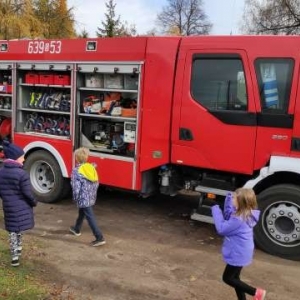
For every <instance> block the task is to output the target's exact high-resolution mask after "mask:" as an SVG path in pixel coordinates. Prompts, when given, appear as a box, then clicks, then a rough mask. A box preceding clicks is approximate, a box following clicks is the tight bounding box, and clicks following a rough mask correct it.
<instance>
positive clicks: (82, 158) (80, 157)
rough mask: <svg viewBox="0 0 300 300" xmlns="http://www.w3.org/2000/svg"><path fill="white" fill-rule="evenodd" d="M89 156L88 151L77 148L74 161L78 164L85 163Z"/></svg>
mask: <svg viewBox="0 0 300 300" xmlns="http://www.w3.org/2000/svg"><path fill="white" fill-rule="evenodd" d="M89 154H90V151H89V149H87V148H84V147H81V148H78V149H76V150H75V152H74V155H75V160H76V161H77V162H78V163H80V164H82V163H85V162H87V160H88V157H89Z"/></svg>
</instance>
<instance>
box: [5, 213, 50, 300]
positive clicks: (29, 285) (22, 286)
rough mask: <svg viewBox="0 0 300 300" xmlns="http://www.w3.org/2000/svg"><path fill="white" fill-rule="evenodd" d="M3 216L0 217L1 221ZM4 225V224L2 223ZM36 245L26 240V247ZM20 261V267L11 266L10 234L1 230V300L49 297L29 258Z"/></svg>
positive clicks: (30, 299)
mask: <svg viewBox="0 0 300 300" xmlns="http://www.w3.org/2000/svg"><path fill="white" fill-rule="evenodd" d="M1 219H2V216H1V215H0V220H1ZM1 223H2V222H1ZM30 244H31V247H32V245H33V244H34V247H36V243H34V241H31V240H27V239H26V245H25V247H28V248H30ZM22 258H23V257H21V260H20V262H21V263H20V266H18V267H12V266H11V265H10V262H11V256H10V252H9V244H8V234H7V232H6V231H3V230H1V229H0V287H1V288H0V299H7V300H40V299H46V298H47V295H49V293H48V292H49V291H48V288H47V286H45V285H44V284H42V283H41V281H40V280H39V279H38V275H37V273H36V272H35V268H34V265H33V263H31V262H30V258H29V257H26V256H25V257H24V259H22Z"/></svg>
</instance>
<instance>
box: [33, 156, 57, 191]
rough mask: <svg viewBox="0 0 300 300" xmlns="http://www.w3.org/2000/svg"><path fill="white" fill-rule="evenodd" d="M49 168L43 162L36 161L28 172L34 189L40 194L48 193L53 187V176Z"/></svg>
mask: <svg viewBox="0 0 300 300" xmlns="http://www.w3.org/2000/svg"><path fill="white" fill-rule="evenodd" d="M53 174H54V173H53V170H52V168H51V166H50V165H49V164H48V163H46V162H44V161H37V162H35V163H34V164H33V165H32V168H31V170H30V179H31V182H32V185H33V186H34V189H35V190H37V191H38V192H40V193H48V192H49V191H50V190H51V189H52V188H53V185H54V175H53Z"/></svg>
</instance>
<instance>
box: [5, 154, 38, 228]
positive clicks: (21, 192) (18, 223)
mask: <svg viewBox="0 0 300 300" xmlns="http://www.w3.org/2000/svg"><path fill="white" fill-rule="evenodd" d="M0 197H1V199H2V206H3V212H4V221H5V229H6V230H7V231H9V232H22V231H25V230H28V229H31V228H33V227H34V216H33V209H32V207H33V206H36V201H35V199H34V197H33V194H32V189H31V183H30V178H29V175H28V173H27V172H26V171H25V170H23V165H22V164H20V163H18V162H16V161H14V160H10V159H7V160H5V161H4V163H3V167H2V168H1V169H0Z"/></svg>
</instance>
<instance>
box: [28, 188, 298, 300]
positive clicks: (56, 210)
mask: <svg viewBox="0 0 300 300" xmlns="http://www.w3.org/2000/svg"><path fill="white" fill-rule="evenodd" d="M195 206H196V202H195V199H190V198H188V197H185V196H182V197H178V198H173V199H166V198H157V199H155V200H144V199H138V198H136V196H134V195H130V194H124V193H117V192H113V193H109V194H106V195H105V196H102V197H101V200H99V201H98V203H97V205H96V207H95V212H96V215H97V218H98V221H99V224H100V226H101V229H102V231H103V233H104V236H105V238H106V240H107V244H106V245H104V246H102V247H97V248H95V247H94V248H93V247H90V246H89V245H88V243H89V242H90V241H91V240H92V239H93V236H92V234H91V232H90V230H89V228H88V226H87V224H86V223H85V224H84V228H83V232H82V233H83V234H82V235H81V236H80V237H75V236H72V235H70V234H68V228H69V226H70V225H72V223H73V222H74V220H75V217H76V208H75V206H74V205H73V203H71V200H64V201H63V202H61V203H58V204H55V205H46V204H39V205H38V207H37V208H36V227H35V229H34V230H32V231H31V233H30V235H33V236H35V237H36V238H37V239H38V240H41V241H42V244H43V245H45V247H44V248H43V249H42V251H40V252H39V253H38V255H36V260H37V261H36V264H37V266H38V267H39V268H40V269H41V274H43V277H45V278H48V280H49V282H50V283H54V282H55V283H56V287H57V288H58V289H60V290H61V294H60V298H61V299H76V300H81V299H82V300H87V299H97V300H98V299H99V300H152V299H162V300H196V299H197V300H198V299H199V300H201V299H205V300H209V299H212V300H224V299H235V294H234V292H233V291H232V289H230V288H229V287H227V286H226V285H225V284H223V283H222V281H221V274H222V272H223V268H224V264H223V262H222V259H221V255H220V245H221V239H220V238H219V237H218V236H217V235H216V233H215V230H214V227H213V226H212V225H207V224H201V223H200V224H199V223H192V222H190V221H189V220H188V218H187V215H188V214H189V212H190V210H191V208H192V207H195ZM25 247H26V246H25ZM25 251H26V248H25ZM243 278H244V279H245V280H246V281H247V282H249V283H250V284H253V285H259V286H263V287H265V288H266V289H267V290H268V297H267V299H268V300H269V299H273V300H277V299H278V300H279V299H280V300H293V299H299V294H300V285H299V278H300V262H292V261H287V260H283V259H279V258H276V257H272V256H270V255H267V254H265V253H262V252H260V251H257V252H256V255H255V261H254V263H253V264H252V265H251V266H250V267H247V268H246V269H245V270H244V271H243ZM249 299H250V297H249Z"/></svg>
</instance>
